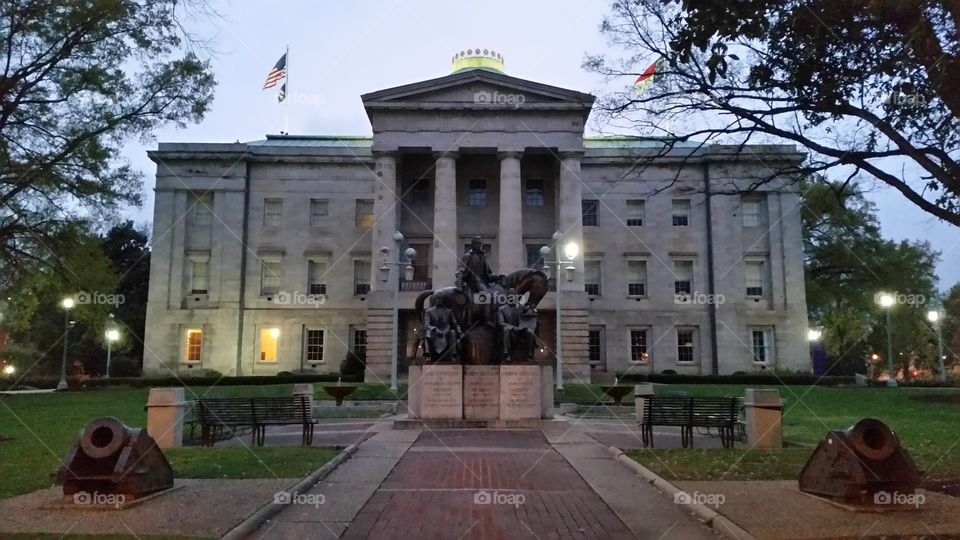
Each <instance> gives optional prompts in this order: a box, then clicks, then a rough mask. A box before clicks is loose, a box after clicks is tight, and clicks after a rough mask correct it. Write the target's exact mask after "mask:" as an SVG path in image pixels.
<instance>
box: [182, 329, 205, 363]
mask: <svg viewBox="0 0 960 540" xmlns="http://www.w3.org/2000/svg"><path fill="white" fill-rule="evenodd" d="M202 352H203V330H201V329H199V328H191V329H189V330H187V337H186V343H185V344H184V351H183V360H184V361H185V362H199V361H200V354H201V353H202Z"/></svg>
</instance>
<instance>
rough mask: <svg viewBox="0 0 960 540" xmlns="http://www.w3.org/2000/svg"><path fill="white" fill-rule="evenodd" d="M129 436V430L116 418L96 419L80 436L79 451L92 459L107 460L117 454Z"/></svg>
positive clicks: (130, 433)
mask: <svg viewBox="0 0 960 540" xmlns="http://www.w3.org/2000/svg"><path fill="white" fill-rule="evenodd" d="M131 435H132V432H131V429H130V428H128V427H127V426H125V425H123V424H122V423H121V422H120V421H119V420H117V419H116V418H111V417H109V416H108V417H104V418H98V419H96V420H94V421H93V422H90V423H89V424H87V427H86V428H85V429H84V430H83V433H82V434H81V435H80V449H81V450H83V453H84V454H86V455H88V456H89V457H91V458H93V459H103V458H107V457H110V456H112V455H114V454H116V453H117V452H119V451H120V449H121V448H123V446H124V445H125V444H127V441H129V440H130V437H131Z"/></svg>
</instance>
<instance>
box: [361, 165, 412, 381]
mask: <svg viewBox="0 0 960 540" xmlns="http://www.w3.org/2000/svg"><path fill="white" fill-rule="evenodd" d="M374 159H375V160H376V164H375V168H374V173H375V174H376V180H375V183H374V186H373V217H374V224H373V228H372V229H371V230H370V236H371V240H370V273H371V275H370V289H371V290H370V294H368V295H367V303H366V305H367V369H366V372H365V373H364V380H365V381H366V382H375V383H389V380H390V354H391V348H390V346H391V344H392V343H393V333H394V332H396V329H395V328H394V326H393V294H394V293H395V292H396V291H395V288H396V287H391V284H392V283H396V282H395V281H393V280H391V281H390V282H387V283H384V282H383V281H381V280H380V263H381V262H382V261H381V258H380V248H381V247H383V246H387V247H388V248H390V249H391V250H392V249H394V245H395V243H394V241H393V233H394V232H396V230H397V225H398V223H397V209H398V202H397V197H398V196H399V194H400V191H399V189H398V186H397V156H396V153H394V152H374ZM350 271H351V272H352V271H353V270H352V268H351V270H350Z"/></svg>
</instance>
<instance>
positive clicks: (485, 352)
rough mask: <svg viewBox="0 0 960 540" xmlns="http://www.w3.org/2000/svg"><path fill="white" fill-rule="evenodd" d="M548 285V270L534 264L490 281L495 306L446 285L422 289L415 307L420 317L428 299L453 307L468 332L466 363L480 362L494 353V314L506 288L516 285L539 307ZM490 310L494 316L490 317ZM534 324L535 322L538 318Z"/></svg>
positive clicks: (489, 285)
mask: <svg viewBox="0 0 960 540" xmlns="http://www.w3.org/2000/svg"><path fill="white" fill-rule="evenodd" d="M548 288H549V278H548V277H547V275H546V274H544V273H543V272H541V271H540V270H536V269H533V268H524V269H520V270H516V271H514V272H511V273H509V274H507V275H505V276H499V277H498V278H497V279H494V280H493V281H492V282H490V283H489V284H487V289H488V293H489V295H488V296H487V298H488V301H490V302H491V303H492V304H493V305H492V306H486V305H481V304H476V303H474V301H473V300H474V299H472V298H470V296H469V295H468V294H467V293H466V292H464V291H463V290H462V289H460V288H458V287H443V288H441V289H437V290H428V291H423V292H422V293H420V294H419V295H418V296H417V301H416V304H415V309H416V313H417V318H418V319H419V320H421V321H422V320H423V312H424V306H425V304H426V302H427V299H429V301H430V305H431V306H433V305H438V304H441V305H446V306H447V307H449V308H450V309H452V310H453V312H454V314H455V316H456V318H457V321H458V322H459V323H460V325H461V327H462V328H463V329H464V332H465V340H466V343H465V345H466V347H465V348H464V352H465V354H466V358H463V359H462V360H463V361H464V362H465V363H480V362H481V359H482V358H490V357H492V356H493V355H494V354H495V353H494V351H495V350H496V332H495V325H496V320H495V317H496V313H497V309H498V308H499V307H500V306H501V305H503V303H504V300H505V299H506V295H507V291H509V290H510V289H514V290H515V291H516V293H517V294H518V295H520V296H523V295H526V296H527V300H526V305H527V306H529V307H530V308H531V309H536V307H537V305H538V304H539V303H540V301H541V300H543V297H544V296H546V294H547V290H548ZM491 314H492V316H493V317H494V319H491V318H490V316H491ZM533 324H534V326H535V325H536V323H535V322H534V323H533ZM491 341H492V342H491Z"/></svg>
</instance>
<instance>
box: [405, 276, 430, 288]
mask: <svg viewBox="0 0 960 540" xmlns="http://www.w3.org/2000/svg"><path fill="white" fill-rule="evenodd" d="M432 288H433V280H432V279H430V278H426V279H411V280H409V281H407V280H405V279H401V280H400V290H401V291H428V290H430V289H432Z"/></svg>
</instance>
